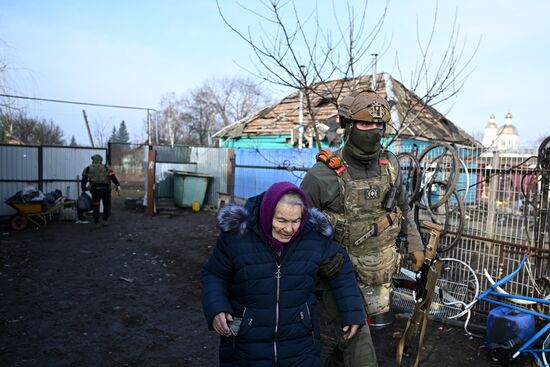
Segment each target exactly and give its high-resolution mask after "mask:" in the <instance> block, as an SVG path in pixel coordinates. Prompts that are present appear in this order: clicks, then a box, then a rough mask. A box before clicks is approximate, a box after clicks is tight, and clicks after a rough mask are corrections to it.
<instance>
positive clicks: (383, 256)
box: [350, 244, 402, 316]
mask: <svg viewBox="0 0 550 367" xmlns="http://www.w3.org/2000/svg"><path fill="white" fill-rule="evenodd" d="M401 257H402V256H401V254H400V253H399V252H398V251H397V248H396V247H395V245H393V244H392V245H391V246H387V247H385V248H380V249H377V251H371V252H367V253H363V254H350V259H351V261H352V263H353V268H354V270H355V273H356V274H357V280H358V283H359V289H360V290H361V294H362V296H363V300H364V301H365V305H366V309H367V313H368V314H369V315H371V316H372V315H377V314H380V313H385V312H388V311H390V291H391V279H392V276H393V275H395V274H396V273H397V272H398V271H399V266H400V263H401Z"/></svg>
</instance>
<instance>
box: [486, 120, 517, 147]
mask: <svg viewBox="0 0 550 367" xmlns="http://www.w3.org/2000/svg"><path fill="white" fill-rule="evenodd" d="M495 121H496V120H495V115H493V114H491V116H489V122H488V123H487V126H485V130H484V131H483V140H482V143H483V146H484V147H485V148H492V149H494V150H517V149H518V147H519V134H518V130H517V129H516V127H515V126H514V125H512V114H511V113H510V112H508V113H507V114H506V116H505V117H504V125H502V126H501V127H500V128H499V127H498V126H497V124H496V122H495Z"/></svg>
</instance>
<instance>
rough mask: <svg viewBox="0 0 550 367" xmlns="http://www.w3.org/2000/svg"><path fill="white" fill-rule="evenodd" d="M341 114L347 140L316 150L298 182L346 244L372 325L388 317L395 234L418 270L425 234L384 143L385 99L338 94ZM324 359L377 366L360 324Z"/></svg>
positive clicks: (327, 300) (329, 310)
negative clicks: (401, 238) (334, 148)
mask: <svg viewBox="0 0 550 367" xmlns="http://www.w3.org/2000/svg"><path fill="white" fill-rule="evenodd" d="M338 115H339V120H340V126H341V127H342V128H343V129H344V131H345V133H344V139H345V143H344V146H343V147H342V148H340V149H339V150H337V151H336V152H334V153H332V152H331V151H330V150H328V149H325V150H323V151H321V152H320V153H319V154H318V155H317V163H316V164H315V165H314V166H313V167H312V168H311V169H310V170H309V171H308V173H307V174H306V176H305V177H304V180H303V181H302V184H301V188H302V190H303V191H304V192H305V193H306V195H307V198H308V200H309V204H310V205H311V206H313V207H317V208H319V209H320V210H322V211H323V212H324V213H325V215H326V216H327V217H328V218H329V220H330V222H331V223H332V225H333V226H334V228H335V234H334V238H335V240H336V242H338V243H339V244H340V245H341V246H342V247H344V248H345V249H346V250H347V252H348V254H349V256H350V258H351V260H352V262H353V265H354V269H355V272H356V275H357V279H358V281H359V288H360V290H361V293H362V295H363V299H364V303H365V307H366V311H367V315H368V317H369V318H370V320H371V322H370V325H371V327H376V326H378V327H382V326H385V325H388V324H390V323H391V322H392V321H393V317H392V314H391V312H390V287H391V277H392V276H393V275H394V274H395V273H396V272H397V271H398V270H399V266H400V262H401V255H400V253H399V251H398V250H397V248H396V238H397V236H398V234H399V233H400V231H401V232H402V234H404V235H405V236H407V240H408V245H409V247H408V250H409V253H410V258H411V261H412V265H413V269H415V270H417V269H419V268H420V266H421V265H422V262H423V260H424V252H423V245H422V240H421V238H420V234H419V232H418V229H417V228H416V225H415V223H414V218H413V214H412V211H411V210H410V208H409V206H408V200H407V198H406V192H405V190H401V175H400V170H399V162H398V160H397V158H396V157H395V155H393V154H392V153H391V152H389V151H386V150H383V149H382V148H381V139H382V137H383V135H384V132H385V128H386V123H387V122H388V121H390V108H389V105H388V103H387V101H386V100H385V99H384V98H382V97H380V96H378V95H377V94H376V93H375V92H373V91H370V90H361V91H357V92H353V93H351V94H350V95H348V96H346V97H344V98H343V99H342V101H341V103H340V106H339V109H338ZM337 261H338V259H337V258H335V259H334V262H337ZM337 268H338V267H337V265H335V264H334V263H332V264H327V265H326V266H325V267H324V268H323V267H321V276H322V278H323V275H324V277H330V276H331V275H332V273H333V271H334V269H337ZM323 269H326V270H327V273H326V274H323ZM323 294H324V302H323V303H324V306H325V307H324V309H325V310H326V314H327V316H328V318H329V321H334V320H337V314H336V313H335V312H334V311H335V310H334V309H333V308H334V307H333V302H332V295H331V294H330V290H329V289H327V287H324V292H323ZM344 361H345V363H343V362H344ZM326 365H328V366H336V365H337V366H344V365H345V366H347V367H358V366H376V365H377V362H376V354H375V351H374V345H373V343H372V339H371V335H370V330H369V328H368V327H367V326H365V327H363V328H361V330H360V331H359V332H358V333H357V334H356V336H355V337H354V338H353V339H352V340H351V341H349V342H346V341H344V340H342V339H341V338H340V339H339V340H338V342H337V344H336V347H335V348H334V350H333V351H332V353H331V355H330V356H329V358H328V360H327V363H326Z"/></svg>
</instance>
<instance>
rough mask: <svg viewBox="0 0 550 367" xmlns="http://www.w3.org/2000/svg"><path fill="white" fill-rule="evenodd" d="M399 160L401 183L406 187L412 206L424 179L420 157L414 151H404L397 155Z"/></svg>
mask: <svg viewBox="0 0 550 367" xmlns="http://www.w3.org/2000/svg"><path fill="white" fill-rule="evenodd" d="M397 160H398V161H399V167H400V168H401V177H402V179H401V185H402V186H403V187H404V188H405V190H406V192H407V198H408V199H409V206H411V207H412V205H413V203H414V201H415V200H416V198H417V196H418V192H419V190H420V182H421V179H422V173H421V171H420V165H419V163H418V158H417V157H416V155H414V154H412V153H408V152H403V153H399V154H398V155H397Z"/></svg>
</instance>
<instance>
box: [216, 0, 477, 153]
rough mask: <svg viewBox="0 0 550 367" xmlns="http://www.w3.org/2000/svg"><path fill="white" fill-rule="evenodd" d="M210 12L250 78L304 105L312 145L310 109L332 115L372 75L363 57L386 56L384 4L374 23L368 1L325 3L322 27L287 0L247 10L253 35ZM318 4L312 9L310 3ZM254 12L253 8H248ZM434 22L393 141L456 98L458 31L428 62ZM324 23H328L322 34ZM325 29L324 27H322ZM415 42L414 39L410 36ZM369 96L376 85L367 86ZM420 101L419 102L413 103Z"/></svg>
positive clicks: (313, 13)
mask: <svg viewBox="0 0 550 367" xmlns="http://www.w3.org/2000/svg"><path fill="white" fill-rule="evenodd" d="M216 3H217V5H218V11H219V13H220V15H221V17H222V19H223V21H224V22H225V23H226V24H227V26H228V27H229V28H230V29H231V30H232V31H233V32H235V33H236V34H237V35H238V36H239V37H240V38H241V39H242V40H243V41H244V42H246V43H247V44H248V45H249V46H250V48H251V50H252V53H253V56H254V60H255V64H254V67H255V70H249V72H251V73H252V74H253V75H255V76H256V77H258V78H260V79H262V80H265V81H267V82H270V83H273V84H276V85H280V86H283V87H287V88H291V89H294V90H297V91H299V92H300V93H301V94H302V96H303V103H304V104H305V106H304V107H305V116H304V117H305V118H306V120H307V121H308V123H307V125H308V126H309V127H310V128H312V129H313V130H314V132H315V136H316V141H317V145H318V147H319V149H320V141H319V138H318V136H319V135H318V133H317V128H316V107H317V105H318V104H319V103H320V101H325V102H326V101H328V102H329V103H332V104H334V106H335V107H336V108H337V107H338V102H339V100H340V97H341V96H342V92H344V91H346V92H348V91H350V90H353V89H355V88H356V87H357V86H358V85H359V84H360V83H364V79H363V78H362V77H364V76H365V75H367V74H368V73H369V71H372V64H371V63H370V61H369V60H366V58H365V56H368V55H369V54H377V55H380V57H382V56H383V55H384V54H385V53H386V52H387V50H388V49H389V42H388V40H386V39H385V38H384V37H383V36H382V33H381V32H382V27H383V23H384V19H385V16H386V12H387V9H388V2H386V3H385V6H384V7H383V8H382V9H381V10H379V11H378V15H377V16H376V17H373V16H371V13H372V12H370V11H367V8H368V1H367V0H365V1H363V2H362V4H361V6H360V7H358V8H356V7H354V6H353V5H351V4H350V3H349V2H347V3H342V2H338V3H337V4H336V3H335V2H333V3H332V14H333V17H332V19H330V22H326V18H324V19H323V23H321V22H320V13H321V12H320V9H319V8H318V7H317V6H316V7H314V8H313V9H311V10H308V11H304V10H299V9H298V7H297V3H295V2H294V1H293V0H284V1H282V0H262V1H258V2H256V3H254V4H255V5H256V6H255V7H254V8H251V7H244V6H242V8H243V9H244V11H247V12H249V14H250V18H249V19H251V22H250V23H251V24H254V21H255V20H257V21H258V24H259V26H258V28H252V27H251V26H250V25H248V28H247V29H244V30H243V29H239V28H238V27H237V26H236V25H235V24H234V23H233V22H231V20H230V19H228V18H227V16H226V13H225V12H224V10H223V9H222V7H221V2H219V1H218V0H216ZM317 4H319V3H317ZM252 6H254V5H252ZM436 19H437V9H436V12H435V16H434V22H433V27H432V29H431V34H430V35H429V36H428V42H427V43H426V44H422V43H420V42H419V50H420V58H421V62H420V63H419V64H418V65H419V66H417V67H416V69H415V70H414V71H413V72H412V74H411V75H412V76H411V81H410V86H409V87H410V88H409V89H410V90H411V91H412V92H413V94H414V95H415V96H416V95H418V96H420V98H418V99H417V98H409V99H408V100H405V101H400V102H401V103H409V104H410V105H409V106H407V109H406V110H407V112H406V115H407V116H408V115H412V117H410V118H409V117H407V116H406V117H407V118H406V119H405V121H406V123H405V124H404V125H403V126H395V128H396V131H395V135H396V136H397V135H398V134H399V133H400V131H402V129H403V128H406V127H407V126H406V124H409V123H414V121H416V116H418V115H419V114H420V113H421V110H422V109H423V108H424V107H425V106H428V105H430V104H431V105H433V104H436V103H438V102H441V101H443V100H446V99H448V98H450V97H451V96H453V95H455V94H456V93H458V91H459V90H460V88H461V87H462V85H463V83H464V80H465V79H466V77H467V75H468V65H469V62H470V61H471V57H472V56H473V54H475V51H474V52H473V54H472V55H471V56H470V57H466V60H465V61H462V59H463V58H464V57H465V56H466V55H465V54H464V47H462V48H459V47H458V42H459V31H458V28H457V27H456V22H455V26H453V29H452V32H451V35H450V37H449V44H448V49H447V52H445V53H444V54H443V56H442V58H441V59H440V60H434V59H433V58H432V56H431V55H432V54H431V46H432V43H431V40H432V37H433V35H434V34H435V33H436V29H435V24H436V21H435V20H436ZM325 23H329V25H327V27H326V28H323V25H324V24H325ZM331 25H332V27H330V26H331ZM418 37H419V39H420V36H418ZM374 82H375V81H374V80H373V84H374V88H373V89H376V84H375V83H374ZM418 100H420V102H418Z"/></svg>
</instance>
